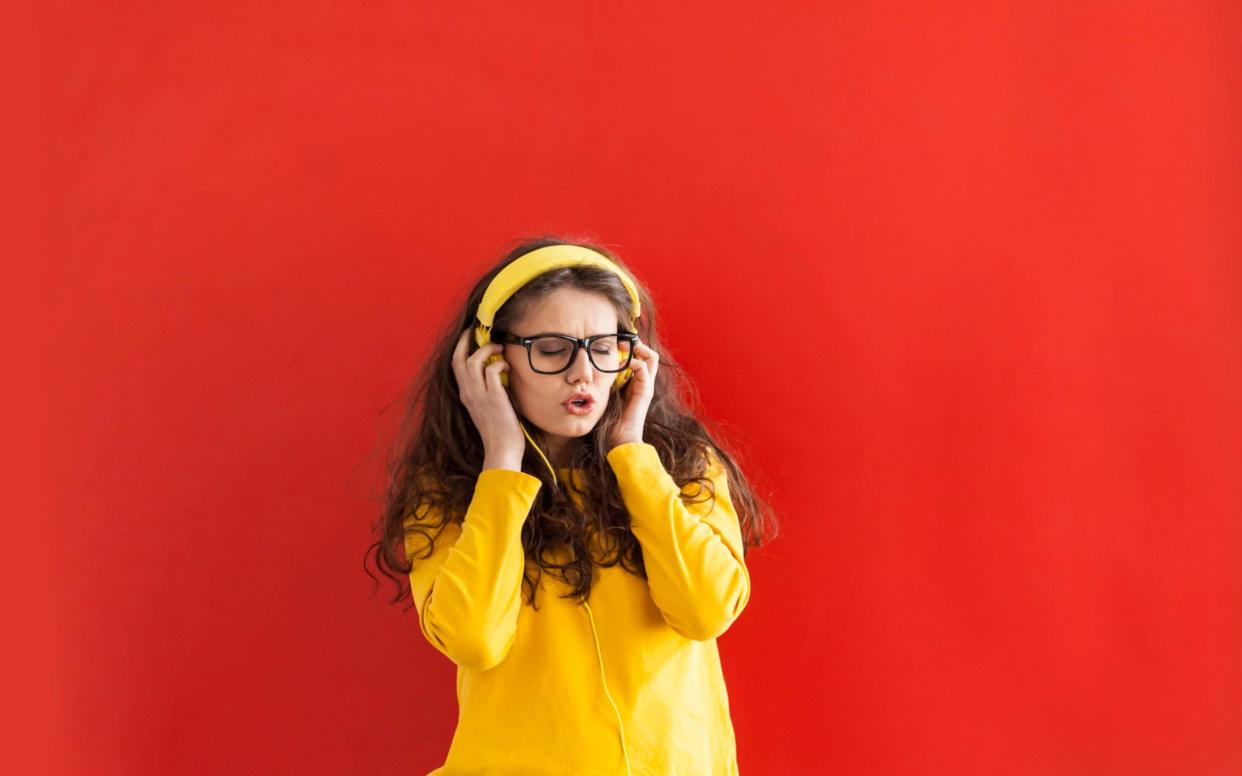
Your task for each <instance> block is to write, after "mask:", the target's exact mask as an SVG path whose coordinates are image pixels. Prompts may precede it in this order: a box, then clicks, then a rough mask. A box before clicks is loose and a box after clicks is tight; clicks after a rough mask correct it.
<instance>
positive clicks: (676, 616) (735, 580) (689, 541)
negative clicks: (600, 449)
mask: <svg viewBox="0 0 1242 776" xmlns="http://www.w3.org/2000/svg"><path fill="white" fill-rule="evenodd" d="M709 453H710V455H709V463H708V468H707V476H708V477H710V478H711V480H712V482H713V483H714V484H715V486H716V500H715V506H714V508H713V505H712V502H711V501H710V500H705V501H703V502H702V503H692V504H686V503H685V502H683V501H682V500H681V498H680V494H681V493H682V492H683V490H682V489H679V488H678V487H677V483H676V481H675V480H673V478H672V475H670V474H669V473H668V471H667V470H666V469H665V468H664V464H663V463H662V462H661V461H660V456H659V452H658V451H657V450H656V448H655V446H654V445H650V444H647V443H645V442H627V443H625V444H622V445H617V446H616V447H614V448H612V450H610V451H609V452H608V463H609V465H611V466H612V470H613V472H614V473H615V474H616V476H617V483H618V484H619V486H620V488H621V498H622V500H623V501H624V502H625V506H626V508H627V509H628V510H629V513H630V528H631V530H632V531H633V532H634V536H635V537H637V539H638V542H639V544H640V545H642V549H643V562H644V564H645V565H646V567H647V583H648V585H649V586H650V588H651V598H652V600H653V601H654V602H655V604H656V606H657V607H658V608H659V609H660V611H661V612H662V613H663V615H664V620H665V621H666V622H667V623H668V624H669V626H671V627H672V628H673V629H674V630H676V631H677V632H678V633H680V634H681V635H683V636H685V637H686V638H688V639H693V640H695V641H707V640H708V639H714V638H716V637H717V636H719V635H720V634H722V633H724V632H725V631H726V630H727V629H728V628H729V626H730V625H732V624H733V621H734V620H736V619H737V617H738V615H739V614H741V613H742V610H743V609H744V608H746V603H747V602H748V601H749V600H750V572H749V571H748V570H747V569H746V563H745V561H744V560H743V544H742V530H741V526H740V525H739V523H738V517H737V512H736V511H735V510H734V507H733V502H732V501H731V500H730V499H729V485H728V477H727V475H726V473H725V471H724V468H723V466H722V465H721V464H720V461H719V459H717V457H716V455H715V451H714V450H710V449H709ZM697 488H698V483H693V482H691V483H688V484H687V486H686V490H685V491H684V492H685V493H686V495H687V496H690V497H692V498H696V499H697V498H704V499H706V498H707V496H706V492H704V493H703V494H699V493H698V492H697Z"/></svg>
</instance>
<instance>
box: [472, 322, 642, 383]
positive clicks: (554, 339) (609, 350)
mask: <svg viewBox="0 0 1242 776" xmlns="http://www.w3.org/2000/svg"><path fill="white" fill-rule="evenodd" d="M491 340H492V342H497V343H500V344H503V345H521V346H522V347H524V348H526V358H527V360H528V361H529V362H530V368H531V369H532V370H534V371H535V372H538V373H539V374H541V375H554V374H557V373H559V372H564V371H565V370H566V369H568V368H569V365H570V364H572V363H573V362H574V360H575V359H577V358H578V349H579V348H586V349H587V358H589V359H590V360H591V365H592V366H594V367H595V368H596V369H598V370H599V371H601V372H620V371H621V370H622V369H625V368H626V367H627V366H629V365H630V360H631V359H632V358H633V357H634V344H635V343H636V342H638V334H637V333H636V332H632V331H619V332H617V333H616V334H596V335H595V336H593V337H584V338H583V339H576V338H574V337H571V336H569V335H568V334H536V335H535V336H533V337H519V336H517V335H516V334H511V333H509V332H507V331H502V330H500V329H496V330H494V331H493V332H492V335H491Z"/></svg>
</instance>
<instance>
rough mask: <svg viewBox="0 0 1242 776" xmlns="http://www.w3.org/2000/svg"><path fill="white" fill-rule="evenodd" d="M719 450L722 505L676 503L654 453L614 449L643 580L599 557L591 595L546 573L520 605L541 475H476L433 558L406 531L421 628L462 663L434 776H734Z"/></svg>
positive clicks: (733, 598) (725, 494)
mask: <svg viewBox="0 0 1242 776" xmlns="http://www.w3.org/2000/svg"><path fill="white" fill-rule="evenodd" d="M710 453H711V455H710V465H709V468H708V471H707V475H708V476H709V477H711V478H712V481H713V482H714V483H715V486H716V502H715V506H714V509H713V508H712V502H711V500H710V499H707V496H706V494H705V493H704V494H699V493H698V491H697V488H698V484H697V483H693V482H692V483H689V484H687V486H686V488H685V491H684V492H685V494H686V495H687V496H688V497H692V498H704V499H706V500H704V501H703V502H702V503H697V504H686V503H685V502H683V501H682V500H681V498H679V493H681V492H682V491H681V490H680V489H679V488H678V486H677V483H676V482H675V481H674V480H673V478H672V477H671V476H670V475H669V473H668V471H667V470H666V469H665V468H664V465H663V463H662V462H661V461H660V458H659V455H658V453H657V451H656V448H655V447H654V446H652V445H650V444H647V443H644V442H629V443H626V444H622V445H618V446H617V447H614V448H613V449H612V450H610V451H609V452H608V463H609V465H610V466H611V467H612V470H613V472H614V474H615V475H616V478H617V482H618V484H619V486H620V490H621V497H622V499H623V501H624V502H625V506H626V508H627V510H628V511H629V513H630V520H631V529H632V531H633V532H634V536H635V537H636V538H637V539H638V541H639V543H640V545H641V546H642V553H643V560H644V563H645V565H646V568H647V575H648V579H646V580H644V579H642V578H641V577H638V576H635V575H634V574H631V573H630V572H628V571H626V570H624V569H623V568H622V567H621V566H620V564H618V565H615V566H611V567H607V568H603V567H600V566H596V567H595V569H594V573H595V581H594V584H593V586H592V591H591V595H590V598H589V601H588V602H587V603H586V604H580V603H578V602H575V601H573V600H572V599H565V598H560V597H559V596H560V595H561V594H563V593H566V592H568V591H569V590H570V588H569V586H568V585H566V584H565V582H563V581H562V580H559V579H556V578H554V577H553V576H551V575H549V574H548V573H547V572H546V571H545V573H544V575H543V576H542V577H541V579H540V587H541V588H542V589H541V591H540V593H539V609H538V610H537V611H536V610H535V609H532V608H531V607H530V606H528V605H527V604H526V603H525V601H524V600H523V596H522V576H523V571H524V570H525V564H526V563H527V560H526V557H525V554H524V553H523V550H522V540H521V534H522V525H523V523H524V522H525V521H526V518H527V515H528V514H529V512H530V509H531V507H532V505H533V503H534V500H535V497H536V495H537V494H538V492H539V488H540V487H541V486H542V484H543V483H542V482H541V481H540V480H539V479H538V478H536V477H534V476H532V475H530V474H527V473H525V472H519V471H514V470H510V469H484V470H483V471H482V472H480V474H479V477H478V479H477V481H476V484H475V490H474V496H473V499H472V501H471V502H470V506H469V508H468V509H467V511H466V515H465V518H464V520H463V522H462V523H461V524H457V523H448V524H447V525H446V526H445V528H444V530H443V532H442V533H440V535H439V537H438V538H437V539H436V542H435V552H434V554H432V555H431V556H430V557H429V558H426V559H422V560H419V559H417V558H415V553H419V554H421V551H425V546H426V544H425V542H426V540H425V538H424V537H422V535H421V534H417V533H415V534H411V535H410V536H408V537H407V538H406V542H405V544H406V551H407V553H410V557H412V558H415V559H414V561H413V568H412V570H411V572H410V583H411V589H412V592H413V596H414V603H415V605H416V608H417V611H418V616H419V626H420V628H421V629H422V632H423V635H424V636H425V637H426V638H427V640H428V641H430V642H431V644H432V645H433V646H434V647H435V648H436V649H437V650H439V651H440V652H442V653H443V654H444V655H446V656H447V657H448V658H449V659H450V660H452V661H453V662H454V663H455V664H456V665H457V703H458V719H457V729H456V731H455V733H454V734H453V740H452V743H451V745H450V747H449V752H448V756H447V758H446V760H445V762H444V765H442V766H441V767H439V768H437V769H435V770H433V771H431V773H430V774H428V776H466V775H467V774H469V775H470V776H483V775H484V774H487V775H489V776H490V775H491V774H497V775H503V776H528V775H529V776H535V775H536V774H537V775H538V776H552V775H554V774H565V775H566V776H569V775H570V774H572V776H596V775H598V776H619V775H621V774H624V775H625V776H689V775H690V774H695V775H696V776H698V775H699V774H701V775H702V776H726V775H728V774H737V772H738V770H737V759H736V743H735V740H734V735H733V723H732V719H731V718H730V715H729V699H728V694H727V692H726V690H725V683H724V676H723V674H722V672H721V668H720V655H719V652H718V651H717V648H716V638H717V637H718V636H720V635H721V634H722V633H724V632H725V630H726V629H728V627H729V625H731V624H732V623H733V621H734V620H735V619H736V618H737V616H738V615H739V614H741V612H742V609H744V608H745V607H746V603H747V601H748V600H749V599H750V574H749V572H748V571H747V569H746V564H745V562H744V561H743V555H742V534H741V529H740V526H739V524H738V517H737V513H736V512H735V511H734V508H733V504H732V502H731V501H730V499H729V491H728V483H727V478H726V476H725V472H724V469H723V468H722V467H721V465H720V462H719V460H718V459H717V458H716V456H715V454H714V451H710ZM575 474H576V472H571V470H569V469H559V470H558V477H559V478H560V479H561V480H562V481H564V479H565V478H566V477H568V476H572V475H575ZM571 492H572V491H571ZM574 498H578V497H577V496H576V494H575V495H574ZM426 511H427V510H423V512H426ZM420 517H421V518H424V519H425V518H427V517H429V516H427V515H422V516H420ZM413 519H414V517H413V516H411V517H408V518H407V523H408V522H409V521H411V520H413ZM431 533H432V534H433V535H434V533H435V532H434V531H432V532H431ZM565 552H566V554H564V555H560V556H559V557H558V562H563V561H564V560H567V559H569V558H571V557H572V556H569V555H568V554H567V552H568V548H566V550H565Z"/></svg>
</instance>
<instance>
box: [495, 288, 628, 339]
mask: <svg viewBox="0 0 1242 776" xmlns="http://www.w3.org/2000/svg"><path fill="white" fill-rule="evenodd" d="M513 329H514V330H515V331H516V332H519V333H521V334H523V335H527V336H529V335H530V334H534V333H557V334H571V335H574V336H578V337H585V336H589V335H591V334H607V333H610V332H614V331H616V330H617V309H616V308H615V307H614V306H613V304H612V302H610V301H609V300H608V297H606V296H604V295H603V294H600V293H596V292H594V291H583V290H582V289H580V288H558V289H556V290H555V291H552V292H551V293H548V294H546V295H545V296H544V297H543V298H542V299H540V300H539V301H537V302H535V303H534V304H532V305H531V306H530V308H529V309H527V310H526V314H525V315H524V316H522V318H521V319H520V320H518V321H516V322H515V323H514V326H513Z"/></svg>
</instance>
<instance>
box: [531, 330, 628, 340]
mask: <svg viewBox="0 0 1242 776" xmlns="http://www.w3.org/2000/svg"><path fill="white" fill-rule="evenodd" d="M616 333H617V332H615V331H602V332H600V333H599V334H588V335H587V336H588V337H600V336H603V335H605V334H616ZM526 336H527V337H550V336H557V337H569V338H570V339H578V338H577V337H575V336H574V335H572V334H565V333H564V332H560V331H541V332H539V333H537V334H527V335H526Z"/></svg>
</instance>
